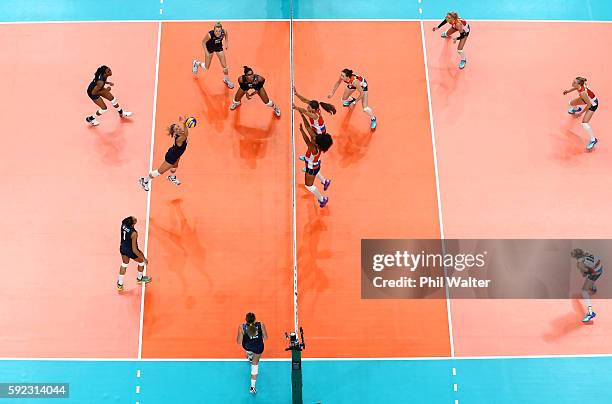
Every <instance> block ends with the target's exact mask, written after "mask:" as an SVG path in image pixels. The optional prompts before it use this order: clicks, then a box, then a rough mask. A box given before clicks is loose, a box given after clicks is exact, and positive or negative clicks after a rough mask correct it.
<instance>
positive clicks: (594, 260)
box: [578, 252, 603, 274]
mask: <svg viewBox="0 0 612 404" xmlns="http://www.w3.org/2000/svg"><path fill="white" fill-rule="evenodd" d="M578 262H581V263H582V265H584V266H585V267H586V268H587V269H588V271H589V273H590V274H598V273H600V272H601V271H602V269H603V267H602V265H601V260H600V259H599V257H596V256H594V255H593V254H591V253H589V252H585V254H584V257H582V258H580V259H579V260H578Z"/></svg>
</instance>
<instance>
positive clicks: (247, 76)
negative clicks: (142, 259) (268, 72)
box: [230, 66, 281, 118]
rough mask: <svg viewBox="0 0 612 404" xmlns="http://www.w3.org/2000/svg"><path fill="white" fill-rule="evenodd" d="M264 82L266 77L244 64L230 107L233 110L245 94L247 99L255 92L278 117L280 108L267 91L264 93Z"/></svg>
mask: <svg viewBox="0 0 612 404" xmlns="http://www.w3.org/2000/svg"><path fill="white" fill-rule="evenodd" d="M265 82H266V79H265V78H263V76H260V75H259V74H255V73H253V69H251V68H250V67H249V66H244V75H242V76H240V77H238V85H239V86H240V88H238V91H236V95H235V96H234V99H233V100H232V105H230V109H231V110H232V111H233V110H235V109H236V108H238V106H239V105H240V100H241V99H242V97H244V96H245V95H246V97H247V100H250V99H251V98H253V96H254V95H255V94H258V95H259V98H261V100H262V101H263V102H264V104H266V106H268V107H270V108H273V109H274V113H275V114H276V116H277V117H279V118H280V116H281V110H280V108H279V107H278V105H276V104H275V103H274V101H272V100H271V99H270V98H269V97H268V93H266V89H265V88H264V83H265Z"/></svg>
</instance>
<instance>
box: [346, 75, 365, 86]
mask: <svg viewBox="0 0 612 404" xmlns="http://www.w3.org/2000/svg"><path fill="white" fill-rule="evenodd" d="M355 80H357V81H358V82H359V86H360V87H361V88H366V87H367V86H368V82H367V81H366V79H365V78H364V77H362V76H360V75H358V74H357V73H353V75H352V76H351V77H350V78H349V79H348V80H344V82H345V83H346V84H348V85H349V86H352V85H353V82H354V81H355Z"/></svg>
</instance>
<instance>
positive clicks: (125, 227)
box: [117, 216, 151, 292]
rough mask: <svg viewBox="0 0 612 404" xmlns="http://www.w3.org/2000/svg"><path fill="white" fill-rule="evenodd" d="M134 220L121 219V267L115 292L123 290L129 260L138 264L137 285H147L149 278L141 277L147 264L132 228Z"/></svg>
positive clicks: (136, 233) (130, 217)
mask: <svg viewBox="0 0 612 404" xmlns="http://www.w3.org/2000/svg"><path fill="white" fill-rule="evenodd" d="M136 222H137V220H136V218H135V217H134V216H129V217H126V218H125V219H123V221H122V222H121V243H120V245H119V252H120V253H121V267H120V268H119V279H118V280H117V290H118V291H119V292H121V291H122V290H123V278H124V277H125V271H126V270H127V267H128V264H129V263H130V260H134V261H136V262H138V275H137V276H136V281H137V282H138V283H149V282H151V277H150V276H146V275H143V272H144V269H145V265H147V264H148V261H147V259H146V258H145V256H144V254H143V252H142V251H140V248H138V232H137V231H136V229H135V228H134V226H135V225H136Z"/></svg>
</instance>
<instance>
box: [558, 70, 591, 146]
mask: <svg viewBox="0 0 612 404" xmlns="http://www.w3.org/2000/svg"><path fill="white" fill-rule="evenodd" d="M586 82H587V79H585V78H584V77H576V78H575V79H574V81H572V88H570V89H569V90H565V91H563V95H566V94H569V93H571V92H572V91H577V92H578V98H574V99H573V100H571V101H570V102H569V109H568V110H567V112H568V113H570V114H572V115H574V116H576V117H579V116H580V115H582V114H584V116H583V117H582V128H583V129H584V130H585V131H586V133H587V134H588V135H589V143H587V146H586V149H587V151H591V150H593V148H594V147H595V145H596V144H597V142H598V140H597V138H596V137H595V135H594V134H593V128H592V127H591V124H590V123H589V122H590V121H591V118H592V117H593V114H594V113H595V111H597V107H599V100H598V99H597V97H596V96H595V93H594V92H593V91H592V90H591V89H590V88H588V87H587V86H586ZM578 105H584V108H583V107H579V106H578Z"/></svg>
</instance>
